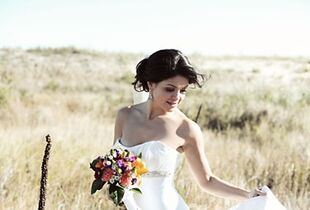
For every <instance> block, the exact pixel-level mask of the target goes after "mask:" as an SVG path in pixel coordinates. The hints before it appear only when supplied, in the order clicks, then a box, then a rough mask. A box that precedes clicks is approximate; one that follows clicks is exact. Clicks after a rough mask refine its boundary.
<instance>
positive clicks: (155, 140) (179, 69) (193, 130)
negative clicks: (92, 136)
mask: <svg viewBox="0 0 310 210" xmlns="http://www.w3.org/2000/svg"><path fill="white" fill-rule="evenodd" d="M136 72H137V74H136V76H135V78H136V80H135V81H134V82H133V83H132V84H133V85H134V89H135V90H136V91H145V92H148V93H149V98H148V100H147V101H146V102H143V103H140V104H136V105H132V106H128V107H124V108H122V109H120V110H119V111H118V113H117V117H116V123H115V138H114V139H115V142H114V146H115V147H121V148H125V149H128V150H130V151H132V152H134V153H136V154H138V153H140V152H142V159H143V161H144V162H145V164H146V167H147V168H148V169H149V172H148V173H147V174H146V175H144V176H143V177H142V181H141V186H140V189H141V191H142V194H138V193H135V194H131V193H127V194H126V196H125V197H124V203H125V205H126V207H127V209H129V210H131V209H142V210H186V209H189V208H188V206H187V205H186V203H185V202H184V200H183V199H182V197H181V196H180V195H179V194H178V192H177V191H176V190H175V188H174V183H173V176H174V171H175V168H176V164H177V159H178V156H179V155H181V154H182V155H184V156H185V159H186V161H187V162H188V163H189V164H188V165H189V166H190V169H191V171H192V172H193V174H194V176H195V178H196V180H197V182H198V183H199V185H200V186H201V188H202V189H203V190H205V191H206V192H209V193H212V194H214V195H216V196H220V197H224V198H231V199H238V200H243V199H247V198H251V197H254V196H260V195H265V193H264V192H262V191H261V190H258V189H255V190H253V191H248V190H245V189H242V188H240V187H237V186H234V185H232V184H229V183H227V182H225V181H223V180H221V179H219V178H218V177H216V176H215V175H214V174H213V173H212V171H211V169H210V167H209V164H208V160H207V158H206V156H205V152H204V143H203V142H204V140H203V135H202V132H201V129H200V127H199V126H198V125H197V124H196V123H195V122H193V121H192V120H190V119H189V118H188V117H187V116H185V114H184V113H182V112H181V111H180V110H179V109H178V104H179V103H180V102H181V101H182V100H183V99H184V98H185V94H186V89H187V88H188V86H189V85H195V86H199V87H201V86H202V83H203V80H204V77H203V75H201V74H199V73H197V72H196V71H195V69H194V68H193V66H192V65H191V64H190V62H189V61H188V59H187V57H186V56H184V55H183V54H182V53H181V52H180V51H178V50H174V49H168V50H159V51H157V52H155V53H153V54H152V55H151V56H149V57H148V58H145V59H143V60H142V61H140V62H139V63H138V65H137V67H136Z"/></svg>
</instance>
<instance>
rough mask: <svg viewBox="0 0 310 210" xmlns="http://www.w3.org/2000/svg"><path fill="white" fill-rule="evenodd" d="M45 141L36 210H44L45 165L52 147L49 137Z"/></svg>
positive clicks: (46, 170) (46, 169)
mask: <svg viewBox="0 0 310 210" xmlns="http://www.w3.org/2000/svg"><path fill="white" fill-rule="evenodd" d="M45 139H46V142H47V144H46V147H45V151H44V156H43V161H42V165H41V184H40V200H39V207H38V210H44V208H45V200H46V184H47V172H48V168H47V163H48V159H49V157H50V150H51V147H52V144H51V137H50V135H49V134H48V135H47V136H46V137H45Z"/></svg>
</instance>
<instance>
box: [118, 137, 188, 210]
mask: <svg viewBox="0 0 310 210" xmlns="http://www.w3.org/2000/svg"><path fill="white" fill-rule="evenodd" d="M113 148H122V149H127V150H129V151H131V152H133V153H135V154H137V155H138V154H139V153H140V152H141V153H142V160H143V161H144V163H145V165H146V167H147V168H148V170H149V172H148V173H147V174H144V175H143V176H142V179H141V185H140V186H139V188H140V189H141V191H142V194H139V193H133V192H131V191H126V193H125V196H124V198H123V201H124V203H125V206H126V208H127V209H128V210H137V209H139V210H188V209H189V207H188V206H187V205H186V203H185V202H184V200H183V199H182V197H181V196H180V195H179V193H178V192H177V191H176V189H175V187H174V172H175V169H176V166H177V164H178V157H179V152H177V151H176V150H174V149H172V148H171V147H169V146H168V145H166V144H164V143H163V142H161V141H155V140H154V141H147V142H145V143H142V144H139V145H136V146H132V147H128V146H125V145H124V144H123V143H122V140H121V138H119V139H117V141H116V142H115V144H114V146H113Z"/></svg>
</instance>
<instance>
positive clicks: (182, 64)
mask: <svg viewBox="0 0 310 210" xmlns="http://www.w3.org/2000/svg"><path fill="white" fill-rule="evenodd" d="M177 75H180V76H183V77H185V78H186V79H188V82H189V84H194V85H195V86H198V87H202V85H203V82H204V80H205V77H204V75H203V74H200V73H197V72H196V70H195V69H194V67H193V66H192V65H191V64H190V62H189V60H188V58H187V57H186V56H185V55H183V53H182V52H180V51H179V50H175V49H165V50H159V51H157V52H155V53H153V54H152V55H150V56H149V57H148V58H144V59H143V60H141V61H140V62H139V63H138V64H137V66H136V76H135V81H134V82H133V83H132V85H133V86H134V89H135V90H136V91H138V92H141V91H146V92H149V87H148V85H147V82H154V83H158V82H161V81H163V80H166V79H169V78H172V77H174V76H177Z"/></svg>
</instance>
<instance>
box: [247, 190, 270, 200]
mask: <svg viewBox="0 0 310 210" xmlns="http://www.w3.org/2000/svg"><path fill="white" fill-rule="evenodd" d="M257 196H266V192H263V191H262V190H261V189H257V188H256V189H254V190H252V191H251V192H250V193H249V198H254V197H257Z"/></svg>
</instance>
